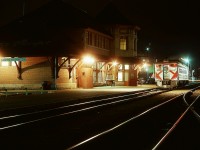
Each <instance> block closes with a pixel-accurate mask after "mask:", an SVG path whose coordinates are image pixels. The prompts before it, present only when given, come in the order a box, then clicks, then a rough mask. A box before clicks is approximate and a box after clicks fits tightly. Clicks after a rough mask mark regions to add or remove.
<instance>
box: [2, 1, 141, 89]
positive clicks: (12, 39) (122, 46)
mask: <svg viewBox="0 0 200 150" xmlns="http://www.w3.org/2000/svg"><path fill="white" fill-rule="evenodd" d="M139 30H140V28H139V27H138V26H136V25H134V24H133V23H131V22H130V21H129V20H128V19H126V18H125V17H124V16H123V15H122V14H121V13H120V12H119V10H118V9H117V8H116V7H115V5H114V4H113V3H112V2H110V3H109V4H108V5H107V6H105V8H103V9H102V11H101V12H100V13H99V14H98V15H97V16H95V17H91V16H90V15H88V14H87V12H85V11H83V10H80V9H78V8H75V7H74V6H72V5H71V4H68V3H66V2H63V1H62V0H55V1H51V2H49V3H48V4H46V5H44V6H42V7H41V8H39V9H37V10H35V11H33V12H31V13H28V14H27V15H25V16H22V17H20V18H18V19H16V20H15V21H13V22H11V23H9V24H7V25H5V26H3V27H1V28H0V57H1V58H0V88H1V89H25V88H27V89H39V88H43V89H65V88H93V87H94V86H102V85H111V86H112V85H125V86H135V85H137V75H138V69H139V66H140V65H141V62H140V60H139V59H138V57H137V51H138V50H137V41H138V37H137V33H138V31H139Z"/></svg>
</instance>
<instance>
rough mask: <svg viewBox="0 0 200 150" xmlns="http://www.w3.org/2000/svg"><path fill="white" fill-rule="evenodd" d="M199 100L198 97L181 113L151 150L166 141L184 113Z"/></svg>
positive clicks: (154, 149)
mask: <svg viewBox="0 0 200 150" xmlns="http://www.w3.org/2000/svg"><path fill="white" fill-rule="evenodd" d="M199 98H200V95H199V96H198V97H197V98H196V99H195V100H194V101H193V102H192V103H191V104H190V105H189V106H188V107H187V109H186V110H185V111H184V112H183V113H182V115H181V116H180V117H179V118H178V119H177V120H176V122H175V123H174V124H173V126H172V127H171V128H170V129H169V130H168V132H167V133H166V134H165V135H164V136H163V137H162V138H161V140H160V141H159V142H158V143H157V144H156V145H155V146H154V147H153V148H152V150H156V149H157V148H158V147H159V146H160V145H161V144H162V143H163V142H164V140H166V138H167V137H168V136H169V134H170V133H171V132H172V131H173V130H174V129H175V128H176V126H177V125H178V124H179V123H180V121H181V120H182V119H183V117H184V116H185V115H186V113H187V112H188V111H189V110H190V109H191V107H192V105H193V104H194V103H195V102H196V101H197V100H198V99H199Z"/></svg>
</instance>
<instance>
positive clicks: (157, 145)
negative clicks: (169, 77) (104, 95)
mask: <svg viewBox="0 0 200 150" xmlns="http://www.w3.org/2000/svg"><path fill="white" fill-rule="evenodd" d="M199 88H200V87H195V88H193V89H191V90H190V91H189V92H186V93H184V94H181V95H178V96H176V97H174V98H171V99H169V100H167V101H165V102H163V103H160V104H158V105H156V106H153V107H151V108H150V109H148V110H145V111H143V112H142V113H140V114H138V115H136V116H133V117H131V118H129V119H127V120H125V121H124V122H121V123H119V124H117V125H116V126H114V127H112V128H110V129H107V130H105V131H103V132H100V133H98V134H96V135H93V136H92V137H89V138H87V139H85V140H83V141H81V142H79V143H77V144H75V145H73V146H71V147H68V148H66V150H72V149H95V148H98V149H131V148H134V149H141V150H143V149H145V150H146V149H152V150H157V149H166V150H168V149H177V147H179V148H180V149H181V150H182V149H198V147H197V146H198V145H199V144H198V140H194V141H195V142H196V143H195V142H194V141H193V139H194V138H196V139H199V136H198V137H193V136H192V137H193V139H192V143H193V144H196V145H192V144H183V143H181V144H182V145H181V146H180V145H179V146H175V145H176V144H178V143H175V142H174V141H173V140H174V139H173V140H169V141H168V142H165V141H167V138H169V136H170V134H171V133H172V132H173V131H174V130H175V129H176V127H177V126H178V125H179V124H180V122H183V121H182V120H184V118H186V117H185V116H186V114H188V112H189V111H190V112H192V113H193V115H194V116H195V118H196V121H193V122H195V125H196V126H198V127H197V128H198V129H197V130H195V131H196V132H197V135H199V134H200V124H199V123H200V115H199V114H200V111H199V110H200V109H198V111H196V110H195V106H194V104H195V103H196V102H197V101H198V100H199V99H200V95H198V96H197V97H196V98H195V99H194V100H192V101H191V100H190V103H189V102H188V100H189V98H190V96H191V95H192V94H193V93H194V92H195V90H197V89H199ZM177 101H178V104H179V105H181V103H182V102H184V104H185V106H186V108H179V111H174V109H176V108H177V107H175V108H171V107H172V105H174V104H175V103H177ZM169 103H171V104H170V107H169ZM165 105H168V106H167V107H166V106H165ZM175 105H177V104H175ZM182 106H184V105H182ZM197 106H198V107H199V105H196V107H197ZM162 107H164V109H163V108H162ZM169 108H171V109H172V110H173V113H172V114H171V112H170V113H169V114H164V113H166V112H169V111H166V109H169ZM169 110H170V109H169ZM155 112H156V114H155ZM163 112H164V113H163ZM174 112H175V113H176V114H174ZM158 113H160V115H161V114H162V115H163V114H164V115H163V116H162V115H161V116H158V115H159V114H158ZM147 114H148V115H147ZM170 114H171V115H175V116H176V117H175V118H173V120H172V119H171V117H170V118H169V117H168V116H169V115H170ZM190 115H191V114H190ZM166 116H167V117H166ZM151 117H152V118H151ZM153 117H154V118H153ZM164 117H165V118H167V119H169V120H167V119H162V121H161V120H160V122H165V123H163V124H161V123H160V122H159V121H156V120H158V119H161V118H164ZM189 117H190V119H191V118H192V117H191V116H189ZM138 120H139V121H138ZM144 122H145V123H146V125H147V126H149V128H147V127H144V126H145V125H144ZM158 122H159V123H158ZM184 122H187V124H188V122H189V121H188V120H187V119H185V120H184ZM196 123H197V124H196ZM141 127H143V128H141ZM177 128H178V127H177ZM179 128H180V127H179ZM130 129H132V131H130ZM152 130H153V131H152ZM195 131H191V132H195ZM181 132H184V131H181ZM130 134H131V135H130ZM148 134H151V136H150V135H148ZM176 134H177V133H176ZM178 134H180V131H179V132H178ZM127 136H128V138H127ZM181 136H182V134H181V135H178V136H175V137H176V138H178V140H180V139H181V138H182V137H181ZM186 136H187V135H186ZM119 137H120V138H119ZM146 137H147V138H146ZM192 137H187V141H185V142H186V143H187V142H189V139H190V143H191V138H192ZM188 138H189V139H188ZM124 140H125V141H124ZM178 140H177V139H176V141H178ZM113 141H114V142H113ZM180 141H181V140H180ZM180 141H179V142H180ZM163 143H164V144H163ZM179 144H180V143H179ZM179 148H178V149H179Z"/></svg>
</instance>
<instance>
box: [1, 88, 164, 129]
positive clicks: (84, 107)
mask: <svg viewBox="0 0 200 150" xmlns="http://www.w3.org/2000/svg"><path fill="white" fill-rule="evenodd" d="M166 91H168V90H160V89H157V88H154V89H148V90H142V91H137V92H128V93H125V94H120V95H117V96H109V97H105V98H103V99H102V98H99V99H97V98H94V99H93V100H90V101H87V102H83V103H75V104H70V105H65V106H58V107H51V108H43V109H41V110H38V109H37V110H35V111H33V112H28V113H26V112H22V110H21V109H13V110H9V112H7V111H6V112H4V111H1V114H4V115H1V116H0V131H1V130H6V129H10V128H14V127H17V126H22V125H26V124H31V123H34V122H38V121H43V120H47V119H51V118H56V117H60V116H66V115H70V114H75V113H80V112H84V111H88V110H91V109H96V108H100V107H106V106H108V105H116V104H120V103H124V102H128V101H133V100H137V99H140V98H144V97H149V96H153V95H156V94H160V93H163V92H166ZM23 109H25V111H27V109H29V108H23ZM30 109H31V110H33V108H30ZM6 113H7V115H6Z"/></svg>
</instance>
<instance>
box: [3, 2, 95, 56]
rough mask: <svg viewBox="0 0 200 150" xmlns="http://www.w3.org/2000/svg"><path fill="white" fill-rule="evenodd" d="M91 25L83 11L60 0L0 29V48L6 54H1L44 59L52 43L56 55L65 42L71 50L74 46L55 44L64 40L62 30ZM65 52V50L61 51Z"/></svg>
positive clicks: (67, 40)
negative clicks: (3, 49) (33, 56)
mask: <svg viewBox="0 0 200 150" xmlns="http://www.w3.org/2000/svg"><path fill="white" fill-rule="evenodd" d="M93 22H94V21H93V19H92V18H91V17H90V16H89V15H88V14H87V13H86V12H84V11H83V10H80V9H77V8H75V7H74V6H72V5H71V4H68V3H66V2H63V1H62V0H52V1H50V2H49V3H47V4H46V5H44V6H42V7H40V8H38V9H37V10H35V11H33V12H31V13H29V14H27V15H25V16H24V17H21V18H19V19H17V20H15V21H13V22H11V23H9V24H8V25H6V26H4V27H2V28H1V29H0V47H4V48H5V47H6V46H7V49H6V51H4V53H7V55H8V54H12V55H16V54H26V53H27V54H30V55H33V54H35V53H38V54H39V53H40V54H41V55H46V53H48V54H50V53H51V52H50V51H48V50H49V48H50V47H52V46H51V44H52V43H53V44H54V45H57V46H58V47H57V49H56V53H58V50H59V46H60V49H62V50H63V48H64V46H66V45H67V43H66V42H69V44H73V45H74V47H75V46H76V45H78V44H76V43H72V42H70V40H71V39H66V41H64V42H65V43H64V42H63V43H62V44H64V45H61V44H60V43H57V44H56V43H55V42H58V41H59V42H60V41H62V40H63V38H66V33H64V32H62V31H63V30H65V29H66V27H71V28H78V29H80V28H87V27H88V26H92V24H93ZM68 38H69V37H68ZM30 41H31V42H32V45H31V42H30ZM62 46H63V47H62ZM31 48H32V49H33V50H31ZM54 48H55V47H54ZM68 48H69V47H65V50H66V49H68ZM70 48H71V47H70ZM25 49H26V50H25ZM34 49H37V50H39V52H37V51H34ZM45 49H48V50H45ZM23 51H24V52H23ZM72 51H73V50H72ZM52 53H54V52H52Z"/></svg>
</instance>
